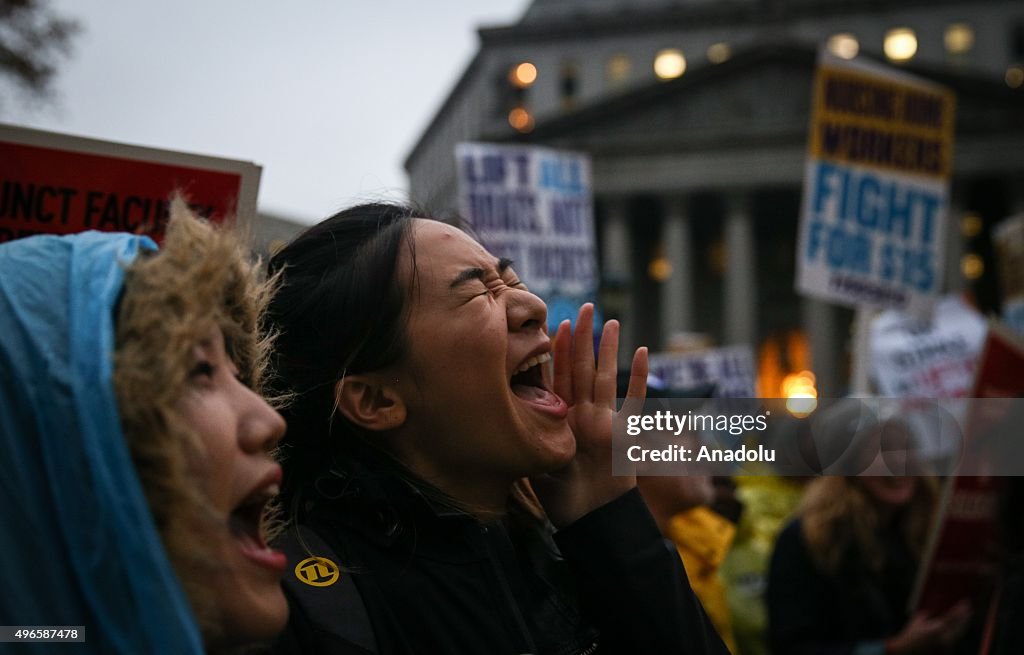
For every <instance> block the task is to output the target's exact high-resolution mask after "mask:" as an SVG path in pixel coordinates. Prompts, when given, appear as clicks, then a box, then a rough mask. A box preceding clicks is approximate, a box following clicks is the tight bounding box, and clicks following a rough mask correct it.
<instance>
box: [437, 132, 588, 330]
mask: <svg viewBox="0 0 1024 655" xmlns="http://www.w3.org/2000/svg"><path fill="white" fill-rule="evenodd" d="M455 158H456V165H457V169H458V182H459V207H460V211H461V213H462V216H463V217H464V218H465V219H466V220H467V221H468V222H469V225H470V226H471V227H472V228H473V232H474V233H475V234H476V236H477V237H478V238H479V239H480V241H481V243H483V245H484V246H485V247H486V248H487V249H488V250H489V251H490V252H491V253H493V254H494V255H495V256H496V257H503V258H508V259H511V260H512V261H513V262H514V264H513V266H514V268H515V271H516V273H517V274H518V275H519V278H520V279H521V280H523V281H524V282H526V284H527V285H528V286H529V287H530V290H531V291H533V292H534V293H536V294H537V295H539V296H541V297H542V298H544V300H545V302H547V304H548V324H549V325H550V326H551V327H552V328H554V327H557V325H558V324H559V323H560V322H561V321H562V320H563V319H566V318H568V319H574V318H575V317H576V312H577V310H578V309H579V306H580V304H582V303H584V302H587V301H593V300H594V299H595V296H596V294H597V284H598V276H597V259H596V252H595V246H594V211H593V200H592V197H591V181H590V160H589V159H588V158H587V157H586V156H585V155H582V154H579V153H573V152H565V151H560V150H552V149H550V148H542V147H536V146H509V145H494V144H487V143H460V144H459V145H457V146H456V148H455Z"/></svg>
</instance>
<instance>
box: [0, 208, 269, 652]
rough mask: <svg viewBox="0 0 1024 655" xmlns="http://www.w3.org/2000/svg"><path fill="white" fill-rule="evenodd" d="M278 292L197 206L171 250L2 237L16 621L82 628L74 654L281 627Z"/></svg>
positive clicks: (208, 648)
mask: <svg viewBox="0 0 1024 655" xmlns="http://www.w3.org/2000/svg"><path fill="white" fill-rule="evenodd" d="M263 297H265V296H264V295H263V292H262V291H261V286H260V285H259V284H258V283H257V277H256V272H255V269H254V267H253V266H252V265H250V264H249V263H247V261H246V258H245V256H244V253H243V250H242V248H241V246H240V243H239V241H238V240H237V239H236V238H235V236H234V235H233V234H230V233H227V232H225V231H222V230H218V229H214V228H212V227H211V226H210V225H208V224H206V223H204V222H202V221H200V220H198V219H196V218H194V217H192V216H191V215H189V214H188V210H187V208H186V206H185V204H184V202H183V201H182V200H180V199H178V200H175V201H174V203H173V215H172V217H171V219H170V223H169V225H168V228H167V232H166V239H165V241H164V244H163V248H162V249H161V250H159V251H158V250H157V249H156V245H155V244H154V243H153V242H152V241H151V240H150V239H148V238H146V237H141V236H135V235H129V234H114V233H99V232H86V233H82V234H76V235H72V236H65V237H56V236H37V237H30V238H26V239H22V240H18V241H13V242H9V243H5V244H3V245H0V333H2V334H3V338H2V339H0V507H3V510H2V511H3V517H4V521H3V526H4V527H3V530H0V554H2V557H0V578H2V579H3V581H4V593H3V594H0V616H2V617H3V621H4V623H5V624H7V625H27V626H58V625H67V626H81V627H80V628H77V630H78V634H77V636H78V637H80V638H81V639H80V640H81V641H83V642H84V643H77V644H74V645H73V646H70V647H68V648H69V652H70V651H73V652H75V653H104V654H123V655H135V654H138V653H147V654H157V655H159V654H164V653H166V654H168V655H171V654H174V655H180V654H187V653H201V652H209V653H214V652H222V651H225V652H226V651H233V650H234V649H235V648H236V647H237V646H240V645H244V644H251V643H254V642H259V641H263V640H267V639H270V638H271V637H273V636H274V635H275V634H276V633H277V632H278V631H279V630H280V629H281V628H282V627H283V626H284V624H285V622H286V620H287V603H286V601H285V599H284V596H283V594H282V591H281V585H280V577H281V573H282V570H283V566H284V564H285V561H284V556H283V555H282V554H281V553H279V552H276V551H274V550H272V549H270V548H268V547H267V546H266V544H265V543H264V541H263V538H262V537H261V535H260V515H261V513H262V511H263V508H264V506H265V505H266V504H267V501H268V500H269V499H270V498H271V497H272V496H273V495H274V493H275V492H276V489H277V485H278V482H279V480H280V468H279V466H278V465H277V464H276V463H275V462H274V461H273V458H272V457H271V454H270V451H271V450H272V449H273V448H274V447H275V445H276V444H277V441H278V440H279V439H280V438H281V436H282V434H283V433H284V422H283V420H282V418H281V416H280V415H279V414H277V413H276V412H275V411H274V410H273V409H271V408H270V406H269V405H268V404H267V403H266V402H264V400H263V399H262V398H261V397H260V396H259V395H257V393H256V391H254V389H257V388H258V387H259V383H260V372H261V361H262V352H263V348H264V344H262V343H261V342H260V341H259V339H258V338H257V331H256V322H257V315H258V311H259V308H260V305H261V302H262V298H263ZM69 636H70V635H69ZM6 646H7V647H10V648H12V649H14V651H13V652H21V651H19V650H18V649H19V648H21V649H24V650H26V651H30V652H52V651H60V650H62V648H63V647H62V646H59V645H54V644H52V643H36V644H21V645H20V646H18V645H13V646H12V645H11V644H6ZM5 652H7V651H6V650H5Z"/></svg>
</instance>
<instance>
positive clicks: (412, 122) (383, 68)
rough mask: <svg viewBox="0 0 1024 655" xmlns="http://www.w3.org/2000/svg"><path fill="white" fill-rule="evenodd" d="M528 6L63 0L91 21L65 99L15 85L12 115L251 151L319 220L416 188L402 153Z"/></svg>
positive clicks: (211, 149) (289, 204) (288, 210)
mask: <svg viewBox="0 0 1024 655" xmlns="http://www.w3.org/2000/svg"><path fill="white" fill-rule="evenodd" d="M527 4H528V0H443V1H442V2H416V1H413V0H377V1H375V2H354V1H350V0H335V1H330V0H306V1H304V2H293V3H280V2H265V1H262V0H260V1H252V0H248V1H243V0H217V1H215V2H209V1H204V0H180V1H178V2H173V3H165V2H154V1H152V0H146V1H141V2H140V1H131V0H56V1H55V2H54V3H53V5H54V9H55V10H56V11H58V12H59V13H61V14H63V15H66V16H68V17H74V18H77V19H78V20H79V21H80V22H81V24H82V27H83V29H82V31H81V32H80V33H79V34H78V36H77V37H76V39H75V41H74V52H73V54H72V56H71V58H70V59H69V60H67V61H66V62H65V63H64V65H63V67H62V69H61V73H60V76H59V78H58V79H57V83H56V85H55V87H56V94H55V98H54V101H53V102H52V103H49V104H48V105H45V106H42V107H39V106H32V105H30V104H29V103H26V102H23V101H21V100H19V99H18V98H17V97H15V98H8V99H7V100H5V102H4V104H3V106H2V108H0V121H2V122H7V123H14V124H18V125H26V126H29V127H35V128H39V129H45V130H54V131H59V132H66V133H70V134H76V135H80V136H87V137H93V138H99V139H109V140H113V141H121V142H125V143H131V144H136V145H143V146H149V147H155V148H168V149H172V150H181V151H186V152H194V153H198V154H204V155H212V156H216V157H226V158H229V159H240V160H244V161H252V162H255V163H257V164H259V165H261V166H262V167H263V177H262V182H261V185H260V194H259V206H260V209H261V210H263V211H269V212H274V213H278V214H282V215H285V216H288V217H292V218H297V219H301V220H304V221H307V222H312V221H315V220H317V219H320V218H323V217H325V216H327V215H329V214H330V213H332V212H334V211H335V210H337V209H339V208H341V207H344V206H346V205H349V204H352V203H353V202H356V201H360V200H368V199H374V198H398V199H402V198H404V197H405V189H406V177H405V173H404V171H403V170H402V160H403V159H404V158H405V155H406V154H407V153H408V152H409V150H410V148H411V147H412V146H413V144H414V142H415V140H416V138H417V137H418V135H419V134H420V132H421V131H422V130H423V129H424V128H425V127H426V125H427V123H428V122H429V120H430V119H431V117H432V116H433V115H434V112H435V111H436V110H437V109H438V107H439V106H440V104H441V102H442V101H443V99H444V97H445V96H446V94H447V93H448V91H449V90H450V89H451V87H452V85H453V84H454V82H455V81H456V79H458V76H459V75H461V73H462V71H463V69H464V68H465V66H466V65H467V64H468V63H469V60H470V58H471V57H472V55H473V53H474V52H475V50H476V47H477V36H476V27H477V26H480V25H496V24H498V25H500V24H506V23H510V22H514V21H515V20H517V19H518V18H519V16H520V15H521V14H522V12H523V11H524V10H525V8H526V6H527ZM4 88H6V89H9V87H4ZM5 95H6V94H5Z"/></svg>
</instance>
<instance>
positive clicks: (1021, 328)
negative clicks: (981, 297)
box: [992, 214, 1024, 334]
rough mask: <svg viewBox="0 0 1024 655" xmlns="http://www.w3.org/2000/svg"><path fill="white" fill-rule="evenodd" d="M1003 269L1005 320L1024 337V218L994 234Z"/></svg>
mask: <svg viewBox="0 0 1024 655" xmlns="http://www.w3.org/2000/svg"><path fill="white" fill-rule="evenodd" d="M992 243H993V245H994V246H995V250H996V263H997V264H998V266H999V287H1000V294H1001V295H1002V305H1003V320H1004V321H1005V322H1006V324H1007V325H1009V326H1010V327H1011V328H1013V329H1014V330H1016V331H1017V332H1018V333H1022V334H1024V214H1017V215H1016V216H1011V217H1009V218H1007V219H1006V220H1004V221H1002V222H1001V223H999V225H997V226H996V227H995V229H993V230H992Z"/></svg>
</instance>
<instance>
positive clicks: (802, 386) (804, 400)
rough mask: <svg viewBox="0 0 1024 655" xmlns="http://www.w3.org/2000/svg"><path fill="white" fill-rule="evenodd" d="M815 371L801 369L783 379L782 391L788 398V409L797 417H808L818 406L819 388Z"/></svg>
mask: <svg viewBox="0 0 1024 655" xmlns="http://www.w3.org/2000/svg"><path fill="white" fill-rule="evenodd" d="M816 381H817V380H816V379H815V377H814V373H812V372H810V371H800V372H799V373H790V374H789V375H787V376H786V377H785V378H783V379H782V385H781V391H782V395H783V396H784V397H785V398H786V411H787V412H789V413H790V414H792V415H793V416H795V417H796V418H806V417H808V416H810V415H811V413H812V412H814V410H815V409H817V408H818V389H817V387H816V386H815V383H816Z"/></svg>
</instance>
